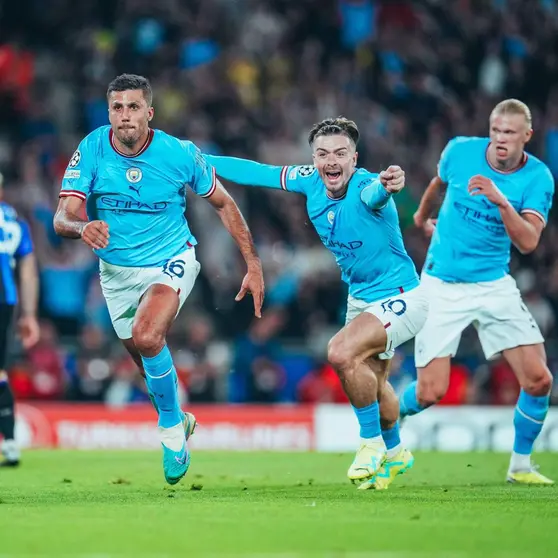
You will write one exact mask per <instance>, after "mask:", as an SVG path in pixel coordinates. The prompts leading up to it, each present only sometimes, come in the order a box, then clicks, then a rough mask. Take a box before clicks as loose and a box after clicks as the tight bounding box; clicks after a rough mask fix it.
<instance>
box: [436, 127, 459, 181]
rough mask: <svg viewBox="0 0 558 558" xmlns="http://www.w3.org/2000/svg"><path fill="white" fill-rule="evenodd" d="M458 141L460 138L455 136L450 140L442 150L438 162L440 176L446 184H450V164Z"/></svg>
mask: <svg viewBox="0 0 558 558" xmlns="http://www.w3.org/2000/svg"><path fill="white" fill-rule="evenodd" d="M458 141H459V138H453V139H452V140H450V141H449V142H448V143H447V145H446V147H445V148H444V150H443V151H442V154H441V155H440V162H439V163H438V176H439V177H440V179H441V180H442V182H444V184H448V183H449V181H450V180H449V179H450V176H449V172H450V164H451V159H452V157H453V156H454V154H455V150H456V146H457V144H458Z"/></svg>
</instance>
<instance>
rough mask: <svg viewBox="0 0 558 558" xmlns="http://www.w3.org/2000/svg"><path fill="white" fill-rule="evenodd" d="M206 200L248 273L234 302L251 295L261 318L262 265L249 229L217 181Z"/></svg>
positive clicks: (256, 311) (262, 297)
mask: <svg viewBox="0 0 558 558" xmlns="http://www.w3.org/2000/svg"><path fill="white" fill-rule="evenodd" d="M207 199H208V201H209V203H210V204H211V205H212V206H213V207H214V208H215V210H216V211H217V214H218V215H219V217H220V219H221V221H223V225H225V227H226V229H227V230H228V231H229V233H230V234H231V236H232V237H233V238H234V241H235V242H236V244H237V245H238V248H239V249H240V252H241V254H242V257H243V258H244V261H245V262H246V265H247V267H248V272H247V273H246V275H245V277H244V280H243V281H242V286H241V288H240V291H239V293H238V294H237V295H236V299H235V300H237V301H238V300H242V299H243V298H244V296H245V295H246V293H251V294H252V297H253V299H254V313H255V315H256V317H258V318H261V316H262V305H263V299H264V292H265V287H264V279H263V273H262V263H261V261H260V258H259V257H258V253H257V252H256V247H255V246H254V241H253V239H252V235H251V233H250V229H249V228H248V225H247V224H246V221H245V220H244V217H243V216H242V213H241V212H240V209H239V208H238V206H237V205H236V203H235V201H234V200H233V199H232V198H231V196H230V195H229V193H228V192H227V191H226V190H225V188H224V187H223V185H222V184H221V183H220V182H219V181H217V185H216V188H215V191H214V192H213V194H211V196H210V197H209V198H207Z"/></svg>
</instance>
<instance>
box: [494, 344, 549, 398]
mask: <svg viewBox="0 0 558 558" xmlns="http://www.w3.org/2000/svg"><path fill="white" fill-rule="evenodd" d="M503 355H504V358H505V359H506V361H507V362H508V364H509V365H510V367H511V369H512V370H513V371H514V373H515V375H516V377H517V380H518V381H519V384H520V385H521V387H522V388H523V389H524V390H526V391H527V393H530V394H531V395H540V396H542V395H546V394H548V393H549V391H550V389H551V387H552V374H551V372H550V370H549V369H548V366H547V363H546V351H545V349H544V345H543V344H542V343H539V344H537V345H521V346H519V347H514V348H513V349H506V350H504V351H503Z"/></svg>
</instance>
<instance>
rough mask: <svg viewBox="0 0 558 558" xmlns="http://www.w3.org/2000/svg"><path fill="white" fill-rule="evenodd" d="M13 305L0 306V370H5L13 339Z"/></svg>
mask: <svg viewBox="0 0 558 558" xmlns="http://www.w3.org/2000/svg"><path fill="white" fill-rule="evenodd" d="M13 316H14V306H13V304H0V370H5V367H6V361H7V359H8V353H9V351H10V342H11V339H12V319H13Z"/></svg>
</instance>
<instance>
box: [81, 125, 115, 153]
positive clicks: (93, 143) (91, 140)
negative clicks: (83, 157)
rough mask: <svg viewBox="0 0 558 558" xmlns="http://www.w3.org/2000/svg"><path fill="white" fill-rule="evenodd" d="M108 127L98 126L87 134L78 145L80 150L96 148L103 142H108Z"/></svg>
mask: <svg viewBox="0 0 558 558" xmlns="http://www.w3.org/2000/svg"><path fill="white" fill-rule="evenodd" d="M109 134H110V126H109V125H106V126H100V127H99V128H95V130H93V131H92V132H89V133H88V134H87V135H86V136H85V137H84V138H83V139H82V140H81V143H80V147H81V148H89V149H92V148H97V147H98V146H99V145H100V144H101V143H102V142H103V141H108V140H109Z"/></svg>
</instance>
